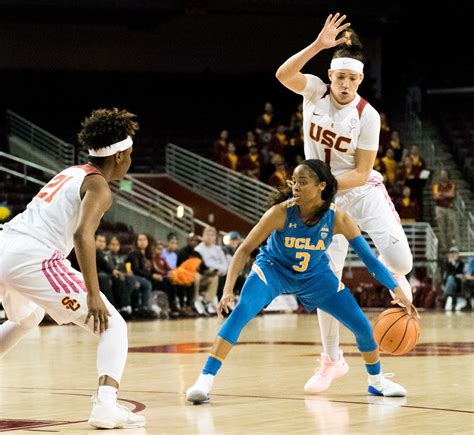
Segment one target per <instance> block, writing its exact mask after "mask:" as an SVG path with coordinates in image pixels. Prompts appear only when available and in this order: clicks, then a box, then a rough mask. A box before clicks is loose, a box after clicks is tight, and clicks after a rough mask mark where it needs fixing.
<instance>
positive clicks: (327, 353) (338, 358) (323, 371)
mask: <svg viewBox="0 0 474 435" xmlns="http://www.w3.org/2000/svg"><path fill="white" fill-rule="evenodd" d="M348 247H349V243H348V241H347V240H346V238H345V237H344V236H342V235H335V236H334V237H333V240H332V243H331V245H330V246H329V248H328V250H327V253H326V255H327V256H328V258H329V262H330V266H331V270H332V271H333V273H334V275H336V277H337V278H338V279H339V280H341V278H342V271H343V269H344V262H345V259H346V256H347V250H348ZM318 323H319V329H320V333H321V341H322V345H323V352H322V354H321V357H320V365H319V367H317V368H316V369H315V370H314V374H313V376H311V378H309V379H308V381H307V382H306V384H305V386H304V389H305V391H306V392H308V393H320V392H321V391H325V390H327V389H328V388H329V386H330V385H331V382H332V381H333V380H334V379H337V378H340V377H341V376H344V375H345V374H346V373H347V372H348V371H349V366H348V365H347V363H346V360H345V359H344V356H343V353H342V351H341V350H339V321H338V320H337V319H335V318H334V317H333V316H331V315H330V314H328V313H326V312H325V311H323V310H321V309H319V308H318Z"/></svg>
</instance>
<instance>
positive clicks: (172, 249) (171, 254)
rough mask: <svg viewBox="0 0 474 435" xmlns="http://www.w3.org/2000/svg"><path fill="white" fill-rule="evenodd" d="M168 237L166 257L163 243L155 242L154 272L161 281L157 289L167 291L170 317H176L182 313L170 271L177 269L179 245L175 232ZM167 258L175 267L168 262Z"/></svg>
mask: <svg viewBox="0 0 474 435" xmlns="http://www.w3.org/2000/svg"><path fill="white" fill-rule="evenodd" d="M168 239H169V241H168V252H167V254H166V255H167V256H166V257H165V249H164V245H163V243H161V242H159V241H157V242H154V243H153V272H154V273H155V274H157V275H158V276H157V277H156V278H157V281H158V282H159V283H160V284H157V286H156V289H157V290H161V291H164V292H165V293H166V295H167V297H168V304H169V307H170V313H169V314H170V317H171V318H172V319H176V318H178V317H180V316H181V313H180V310H179V308H178V306H177V304H176V298H177V289H176V286H175V285H174V284H173V283H172V282H171V280H170V272H171V271H172V270H174V269H176V262H177V259H178V256H177V254H176V248H177V246H178V240H177V239H176V236H175V235H174V234H173V233H170V234H168ZM167 258H168V259H169V261H170V263H171V264H172V265H173V266H174V267H172V266H171V265H170V264H169V263H168V260H167Z"/></svg>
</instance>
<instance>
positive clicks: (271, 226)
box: [217, 202, 286, 319]
mask: <svg viewBox="0 0 474 435" xmlns="http://www.w3.org/2000/svg"><path fill="white" fill-rule="evenodd" d="M285 219H286V202H283V203H281V204H277V205H274V206H273V207H272V208H270V209H269V210H267V211H266V212H265V214H264V215H263V216H262V217H261V218H260V221H259V222H258V223H257V225H255V226H254V227H253V228H252V230H251V231H250V233H249V234H248V236H247V237H246V238H245V240H244V241H243V242H242V244H241V245H240V246H239V247H238V248H237V251H235V254H234V256H233V257H232V261H231V262H230V265H229V270H228V271H227V277H226V280H225V285H224V290H223V293H222V298H221V300H220V302H219V306H218V307H217V315H218V317H219V319H222V317H223V315H222V312H223V311H225V312H226V313H228V312H229V305H230V304H232V302H234V286H235V282H236V281H237V277H238V276H239V274H240V272H241V271H242V269H243V268H244V266H245V264H246V262H247V260H248V258H249V256H250V254H251V253H252V252H253V251H254V250H255V249H257V248H258V247H259V246H260V244H261V243H262V242H264V241H265V240H266V239H267V238H268V236H269V235H270V234H271V233H272V231H274V230H279V229H281V228H283V226H284V225H285Z"/></svg>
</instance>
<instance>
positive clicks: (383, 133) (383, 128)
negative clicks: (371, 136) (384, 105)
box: [380, 112, 392, 154]
mask: <svg viewBox="0 0 474 435" xmlns="http://www.w3.org/2000/svg"><path fill="white" fill-rule="evenodd" d="M391 136H392V129H391V128H390V124H389V123H388V120H387V115H386V114H385V113H383V112H380V146H381V147H382V154H385V150H386V149H387V148H388V146H389V144H390V138H391Z"/></svg>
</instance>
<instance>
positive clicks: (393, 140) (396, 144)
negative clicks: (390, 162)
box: [388, 130, 403, 162]
mask: <svg viewBox="0 0 474 435" xmlns="http://www.w3.org/2000/svg"><path fill="white" fill-rule="evenodd" d="M388 148H389V149H392V150H393V158H394V159H395V160H396V161H397V162H400V161H401V160H402V155H403V145H402V143H401V142H400V136H399V134H398V131H397V130H392V133H391V135H390V142H389V144H388Z"/></svg>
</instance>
